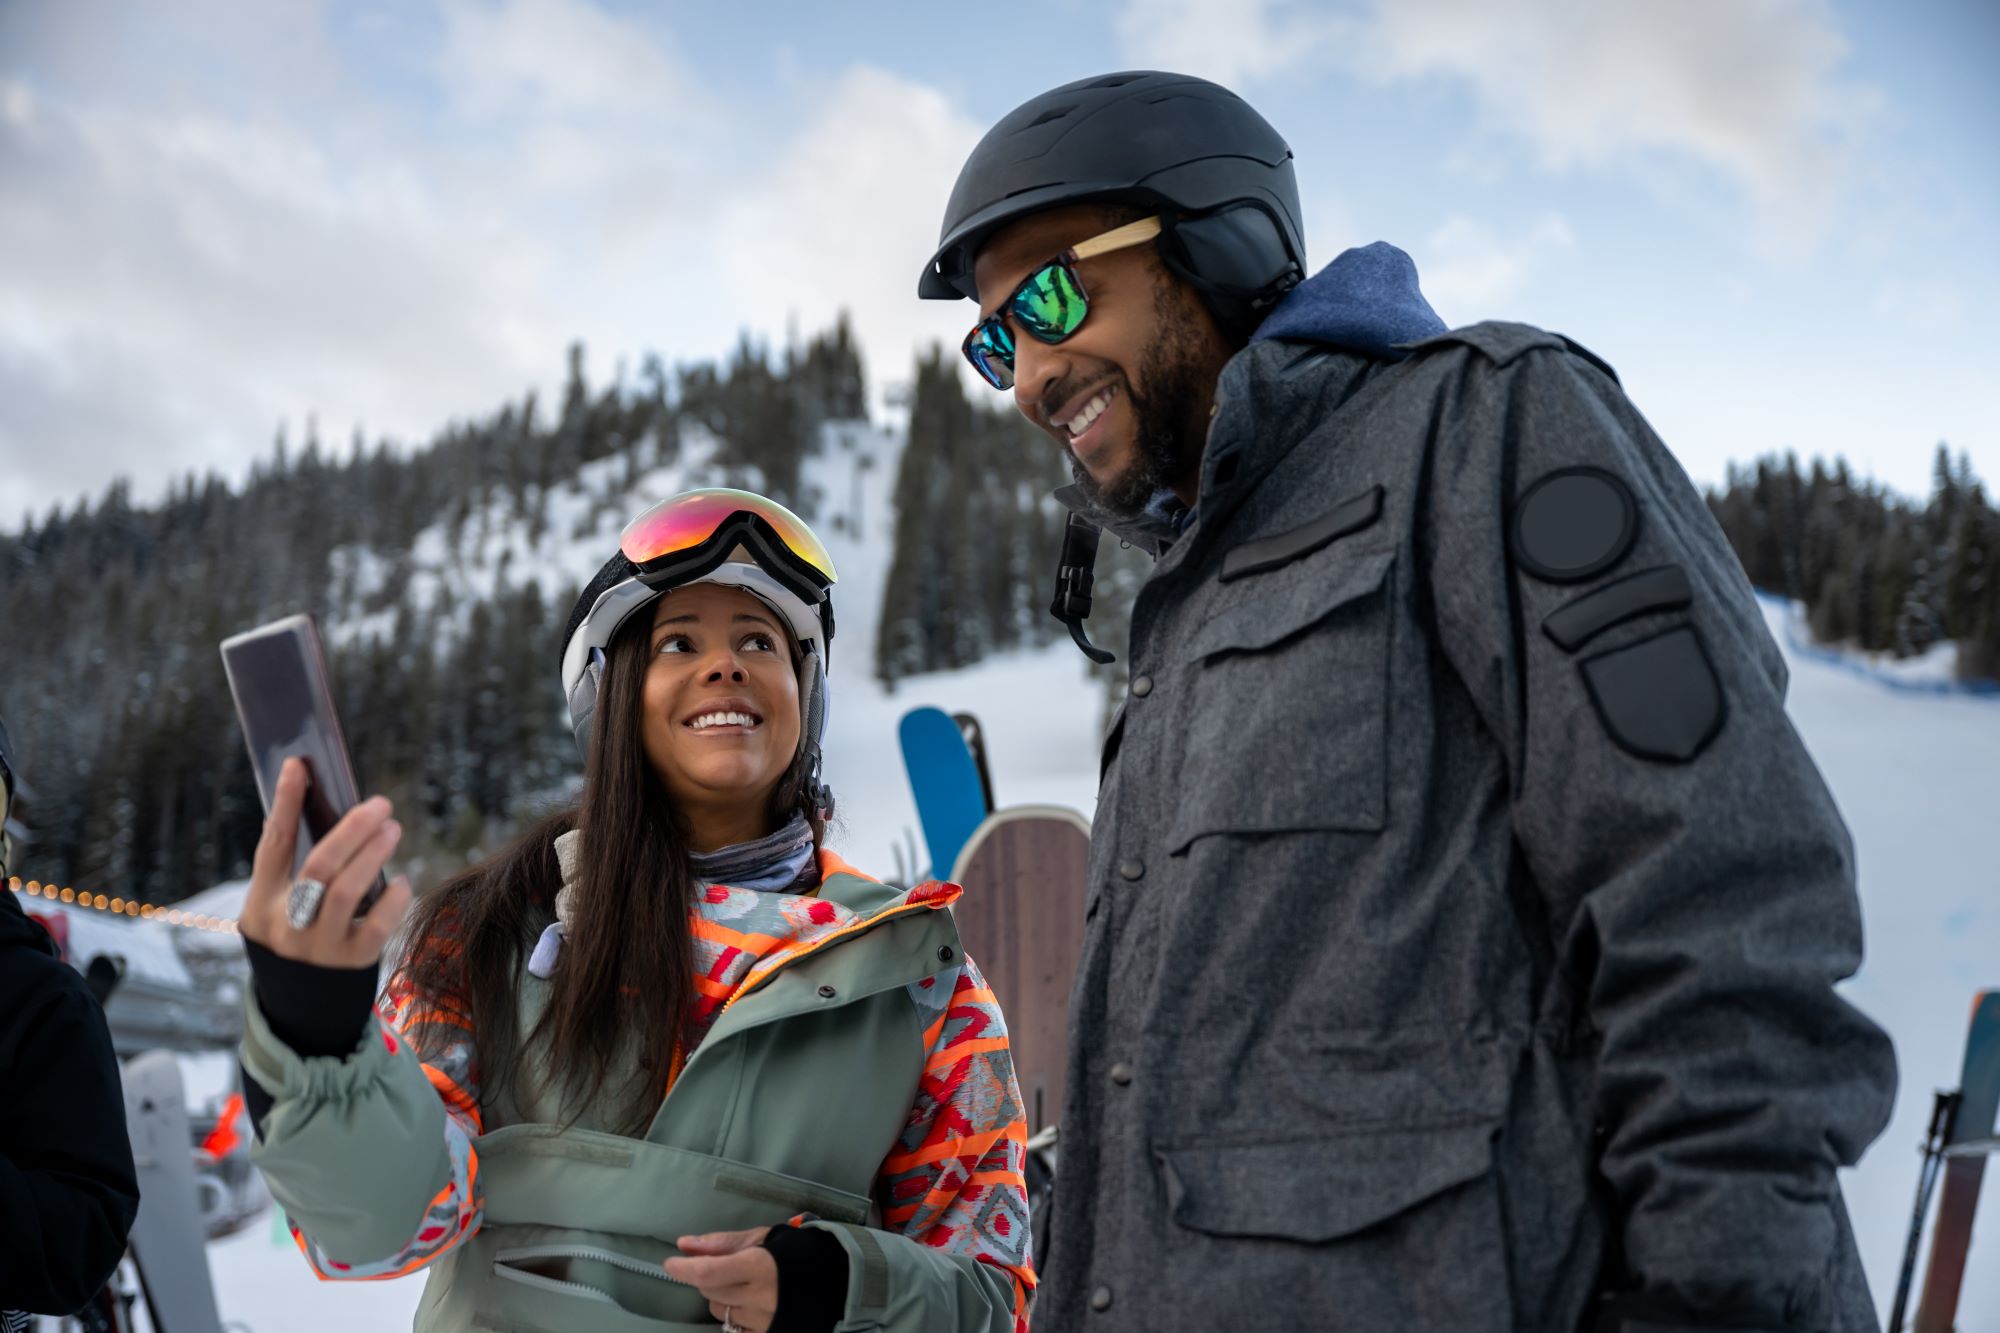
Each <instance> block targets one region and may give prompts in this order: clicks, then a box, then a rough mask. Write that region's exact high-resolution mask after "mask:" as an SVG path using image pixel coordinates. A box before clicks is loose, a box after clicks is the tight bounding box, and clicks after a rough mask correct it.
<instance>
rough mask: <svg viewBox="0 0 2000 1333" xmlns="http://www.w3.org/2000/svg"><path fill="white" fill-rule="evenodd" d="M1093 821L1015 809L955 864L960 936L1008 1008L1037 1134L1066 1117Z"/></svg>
mask: <svg viewBox="0 0 2000 1333" xmlns="http://www.w3.org/2000/svg"><path fill="white" fill-rule="evenodd" d="M1089 862H1090V824H1089V822H1088V821H1086V820H1085V819H1084V817H1083V816H1082V815H1080V814H1078V813H1077V812H1076V811H1074V810H1069V809H1065V808H1063V807H1062V806H1055V805H1023V806H1014V807H1011V808H1009V809H1006V810H1002V811H1000V812H999V813H997V814H995V815H993V816H991V817H990V818H988V819H987V820H986V821H985V822H983V823H982V824H980V826H979V828H978V830H977V831H976V832H974V833H973V835H972V837H971V838H970V839H969V840H968V841H967V842H966V844H965V848H964V850H963V851H961V852H960V853H959V856H958V861H957V864H955V865H954V866H953V867H952V871H951V877H952V880H953V882H954V883H957V884H960V885H962V886H964V889H965V896H964V897H963V898H961V899H959V901H958V904H957V906H956V907H954V908H953V909H952V914H953V915H954V916H955V917H956V918H957V920H958V932H959V936H960V938H962V939H963V940H964V941H965V949H966V952H967V953H969V954H970V955H972V957H973V959H974V960H976V961H977V962H978V964H979V967H980V970H981V971H982V972H984V973H985V974H986V983H987V985H989V986H990V987H992V989H993V994H994V996H995V998H997V999H998V1000H999V1001H1000V1005H1001V1008H1002V1009H1004V1010H1005V1011H1006V1014H1007V1031H1008V1041H1009V1043H1010V1045H1011V1046H1012V1049H1013V1054H1014V1077H1015V1079H1016V1081H1017V1082H1018V1083H1019V1084H1020V1088H1021V1100H1022V1102H1023V1104H1024V1105H1023V1109H1024V1110H1025V1111H1026V1113H1027V1118H1028V1132H1029V1133H1030V1134H1034V1133H1037V1132H1039V1131H1040V1130H1041V1129H1043V1128H1044V1127H1046V1126H1050V1125H1053V1124H1055V1123H1056V1121H1057V1120H1058V1119H1059V1118H1060V1117H1061V1115H1062V1098H1063V1065H1064V1060H1065V1057H1066V1053H1067V1043H1068V1038H1069V990H1070V982H1071V981H1072V980H1073V979H1074V977H1075V975H1076V962H1077V956H1078V954H1079V953H1080V952H1081V950H1082V946H1083V904H1084V889H1085V880H1086V877H1087V875H1088V873H1089V871H1088V867H1089Z"/></svg>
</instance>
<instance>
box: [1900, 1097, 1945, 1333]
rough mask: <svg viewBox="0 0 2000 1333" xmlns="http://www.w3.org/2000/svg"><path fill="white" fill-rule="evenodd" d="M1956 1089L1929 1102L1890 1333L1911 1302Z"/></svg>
mask: <svg viewBox="0 0 2000 1333" xmlns="http://www.w3.org/2000/svg"><path fill="white" fill-rule="evenodd" d="M1958 1098H1959V1094H1958V1093H1956V1092H1940V1093H1938V1094H1937V1100H1935V1101H1934V1102H1932V1103H1931V1125H1930V1128H1929V1129H1927V1130H1925V1131H1924V1142H1923V1167H1922V1169H1921V1170H1919V1171H1918V1173H1917V1206H1916V1209H1915V1211H1914V1212H1913V1213H1912V1214H1911V1216H1910V1238H1909V1241H1908V1242H1907V1243H1906V1244H1905V1245H1904V1247H1903V1270H1902V1272H1901V1273H1899V1274H1898V1275H1897V1277H1896V1303H1895V1305H1894V1306H1892V1307H1891V1309H1890V1312H1889V1333H1902V1330H1903V1309H1904V1307H1905V1306H1907V1305H1908V1304H1909V1301H1910V1279H1911V1277H1912V1276H1913V1275H1914V1274H1915V1272H1916V1268H1917V1246H1918V1245H1919V1244H1920V1243H1921V1242H1922V1240H1923V1235H1924V1214H1925V1213H1926V1212H1928V1211H1929V1210H1930V1206H1931V1190H1932V1188H1933V1187H1934V1186H1935V1185H1936V1184H1937V1178H1938V1170H1939V1168H1940V1167H1941V1166H1942V1165H1943V1163H1944V1145H1945V1142H1946V1141H1947V1140H1948V1139H1950V1138H1951V1129H1952V1123H1953V1121H1954V1120H1956V1119H1957V1116H1958Z"/></svg>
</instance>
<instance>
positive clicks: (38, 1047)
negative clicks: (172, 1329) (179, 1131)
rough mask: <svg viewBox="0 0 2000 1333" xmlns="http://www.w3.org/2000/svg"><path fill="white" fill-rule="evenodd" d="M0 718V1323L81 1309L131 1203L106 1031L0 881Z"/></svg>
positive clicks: (128, 1225)
mask: <svg viewBox="0 0 2000 1333" xmlns="http://www.w3.org/2000/svg"><path fill="white" fill-rule="evenodd" d="M13 781H14V775H13V767H12V760H11V757H10V756H9V754H8V751H7V731H6V727H5V726H4V725H0V1328H9V1329H11V1328H17V1327H26V1326H27V1321H26V1319H25V1316H26V1315H28V1314H51V1315H65V1314H69V1313H71V1312H72V1311H75V1310H78V1309H80V1308H82V1306H83V1305H84V1303H85V1302H86V1301H88V1300H89V1299H90V1298H91V1296H92V1295H93V1294H94V1293H95V1292H96V1291H97V1289H98V1288H99V1287H101V1286H103V1285H104V1283H105V1281H106V1280H107V1279H109V1278H110V1276H111V1274H112V1271H113V1270H114V1269H116V1268H117V1267H118V1262H119V1260H120V1259H122V1258H124V1257H125V1237H126V1234H127V1233H128V1232H130V1231H131V1229H132V1221H133V1219H134V1218H135V1217H137V1216H138V1214H139V1181H138V1176H137V1173H136V1172H135V1171H134V1170H133V1166H132V1142H131V1140H130V1139H129V1138H128V1137H127V1136H126V1129H125V1095H124V1092H123V1090H122V1087H121V1085H120V1083H119V1077H118V1061H117V1058H116V1057H115V1056H114V1055H113V1054H112V1050H111V1030H110V1028H108V1027H107V1026H106V1025H105V1022H104V1011H103V1010H102V1009H101V1008H99V1007H98V1003H97V1000H96V999H95V998H93V997H92V995H91V993H90V990H89V989H88V987H87V986H86V985H85V983H84V979H83V978H82V977H81V976H79V975H77V973H76V971H75V969H73V968H71V967H70V966H68V965H67V964H65V963H64V962H62V961H61V960H60V959H59V958H57V956H56V947H55V942H54V941H53V940H51V939H50V938H49V935H48V932H47V931H45V930H43V929H42V927H41V926H40V925H38V924H37V923H35V922H34V921H31V920H29V919H28V915H27V913H25V912H23V911H22V910H21V905H20V903H19V902H18V901H16V895H15V894H14V893H13V892H12V891H10V890H8V889H7V888H6V879H7V875H8V869H7V863H8V860H9V859H10V855H9V854H10V852H11V850H12V849H11V848H10V847H9V845H8V842H7V834H6V828H5V825H6V820H7V811H8V805H9V803H10V800H11V797H12V794H13Z"/></svg>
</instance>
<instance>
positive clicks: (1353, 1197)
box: [1159, 1121, 1497, 1241]
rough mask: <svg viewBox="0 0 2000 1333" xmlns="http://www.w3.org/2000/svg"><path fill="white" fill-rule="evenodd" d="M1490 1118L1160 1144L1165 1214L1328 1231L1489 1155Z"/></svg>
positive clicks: (1220, 1223) (1471, 1173)
mask: <svg viewBox="0 0 2000 1333" xmlns="http://www.w3.org/2000/svg"><path fill="white" fill-rule="evenodd" d="M1496 1129H1497V1126H1496V1125H1495V1124H1494V1123H1493V1122H1491V1121H1481V1122H1478V1123H1471V1124H1461V1125H1448V1126H1437V1127H1431V1128H1425V1129H1410V1130H1401V1129H1397V1130H1383V1131H1380V1132H1375V1133H1362V1134H1343V1135H1340V1136H1338V1137H1335V1138H1324V1139H1311V1140H1304V1141H1298V1142H1292V1143H1259V1144H1247V1145H1240V1146H1236V1147H1216V1148H1202V1147H1194V1148H1174V1149H1164V1150H1162V1151H1161V1152H1160V1154H1159V1158H1160V1168H1161V1171H1162V1173H1163V1175H1164V1176H1165V1180H1166V1186H1167V1203H1168V1207H1169V1208H1170V1209H1171V1211H1172V1215H1173V1219H1174V1221H1176V1222H1178V1223H1180V1225H1182V1226H1184V1227H1187V1228H1189V1229H1190V1230H1193V1231H1200V1232H1204V1233H1206V1234H1208V1235H1211V1236H1264V1237H1271V1238H1275V1239H1280V1240H1298V1241H1329V1240H1336V1239H1339V1238H1340V1237H1342V1236H1349V1235H1353V1234H1354V1233H1355V1232H1358V1231H1361V1230H1363V1229H1365V1228H1367V1227H1371V1226H1374V1225H1375V1224H1376V1223H1378V1222H1383V1221H1387V1220H1388V1219H1389V1218H1391V1217H1394V1216H1396V1214H1398V1213H1401V1212H1403V1211H1404V1210H1405V1209H1408V1208H1411V1207H1414V1206H1415V1205H1417V1204H1419V1203H1422V1202H1423V1201H1424V1200H1426V1199H1429V1198H1431V1197H1432V1196H1434V1195H1437V1194H1442V1193H1443V1192H1444V1191H1446V1190H1448V1189H1450V1188H1451V1187H1452V1186H1454V1185H1462V1184H1464V1183H1465V1182H1467V1181H1470V1180H1477V1179H1479V1178H1480V1177H1481V1176H1483V1175H1485V1174H1486V1173H1487V1171H1489V1170H1490V1169H1491V1168H1492V1165H1493V1135H1494V1133H1495V1132H1496Z"/></svg>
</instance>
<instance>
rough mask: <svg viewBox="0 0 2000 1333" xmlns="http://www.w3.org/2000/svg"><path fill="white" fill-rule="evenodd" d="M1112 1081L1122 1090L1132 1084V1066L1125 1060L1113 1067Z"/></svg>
mask: <svg viewBox="0 0 2000 1333" xmlns="http://www.w3.org/2000/svg"><path fill="white" fill-rule="evenodd" d="M1111 1081H1112V1082H1113V1083H1116V1084H1117V1085H1118V1086H1119V1087H1121V1088H1122V1087H1124V1086H1125V1085H1126V1084H1128V1083H1130V1082H1131V1081H1132V1066H1130V1065H1128V1064H1126V1063H1125V1062H1124V1061H1123V1060H1120V1061H1119V1062H1118V1063H1117V1064H1115V1065H1113V1066H1111Z"/></svg>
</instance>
